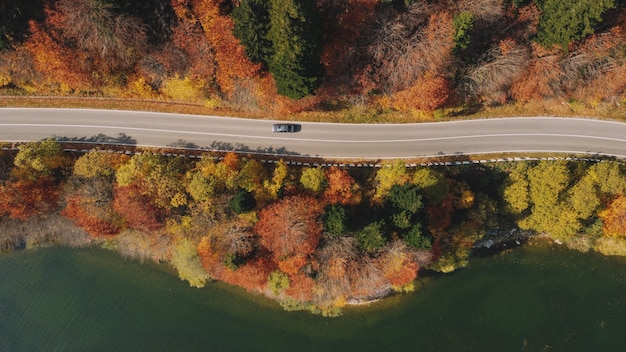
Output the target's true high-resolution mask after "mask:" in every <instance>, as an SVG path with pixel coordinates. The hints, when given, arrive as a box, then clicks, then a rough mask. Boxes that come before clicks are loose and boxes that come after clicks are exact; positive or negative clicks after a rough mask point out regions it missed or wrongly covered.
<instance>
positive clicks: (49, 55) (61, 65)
mask: <svg viewBox="0 0 626 352" xmlns="http://www.w3.org/2000/svg"><path fill="white" fill-rule="evenodd" d="M29 25H30V32H31V36H30V37H29V38H28V40H27V41H26V43H25V45H26V48H27V49H28V50H29V51H30V52H31V53H32V55H33V58H34V62H35V66H36V68H37V71H38V72H40V73H41V74H42V75H43V76H44V79H45V81H46V83H47V84H48V85H51V86H55V85H56V86H59V85H65V86H66V87H67V88H63V89H61V90H64V89H81V88H87V87H89V82H90V77H89V76H88V75H87V74H86V73H85V72H83V71H82V70H81V65H80V62H79V61H78V58H77V56H76V55H75V54H74V53H72V51H71V50H69V49H68V48H67V47H65V46H63V45H61V44H59V43H58V42H57V41H55V40H54V39H53V38H52V37H51V36H50V35H49V34H48V33H47V32H46V30H45V27H44V25H42V24H39V23H37V22H35V21H30V22H29ZM57 89H59V88H57Z"/></svg>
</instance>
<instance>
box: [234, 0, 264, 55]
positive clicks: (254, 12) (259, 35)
mask: <svg viewBox="0 0 626 352" xmlns="http://www.w3.org/2000/svg"><path fill="white" fill-rule="evenodd" d="M232 15H233V21H234V23H235V27H234V29H233V34H235V36H236V37H237V38H239V40H240V41H241V44H243V46H245V47H246V54H247V55H248V57H249V58H250V60H252V61H253V62H257V63H263V64H264V65H265V66H267V64H268V61H269V58H270V57H271V56H272V52H273V48H272V42H271V41H270V40H269V39H268V38H267V34H268V32H269V28H270V17H269V3H268V1H267V0H241V1H240V3H239V6H237V7H235V8H234V9H233V13H232Z"/></svg>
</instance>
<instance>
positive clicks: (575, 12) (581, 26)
mask: <svg viewBox="0 0 626 352" xmlns="http://www.w3.org/2000/svg"><path fill="white" fill-rule="evenodd" d="M535 3H536V4H537V6H538V7H539V8H540V9H541V17H540V18H539V28H538V32H537V41H538V42H539V43H540V44H541V45H543V46H545V47H550V46H552V45H553V44H557V45H560V46H561V47H562V48H563V49H564V50H567V48H568V46H569V44H570V43H571V42H572V41H574V40H577V39H580V38H583V37H584V36H586V35H588V34H593V32H594V26H595V25H596V24H597V23H598V22H601V21H602V14H604V12H605V11H606V10H608V9H610V8H613V7H615V0H535Z"/></svg>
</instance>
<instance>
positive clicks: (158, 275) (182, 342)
mask: <svg viewBox="0 0 626 352" xmlns="http://www.w3.org/2000/svg"><path fill="white" fill-rule="evenodd" d="M625 328H626V260H624V259H620V258H609V257H603V256H599V255H595V254H581V253H577V252H573V251H567V250H563V249H560V248H554V247H551V248H546V247H529V248H523V249H518V250H516V251H514V252H512V253H509V254H506V255H500V256H498V257H494V258H488V259H480V258H476V259H473V260H472V261H471V263H470V266H469V267H468V268H467V269H464V270H461V271H458V272H456V273H453V274H448V275H445V276H434V277H430V278H428V279H425V281H424V283H423V285H422V286H421V287H420V288H419V289H418V290H417V292H415V293H412V294H407V295H402V296H397V297H391V298H389V299H387V300H385V301H384V302H383V303H380V304H376V305H373V306H369V307H365V308H357V309H351V310H348V311H347V312H346V313H345V314H344V315H343V316H342V317H340V318H323V317H319V316H313V315H310V314H307V313H301V312H300V313H298V312H296V313H293V312H291V313H290V312H283V311H282V310H281V309H280V308H279V307H278V306H277V305H275V304H274V303H273V302H271V301H268V300H266V299H263V298H261V297H257V296H251V295H248V294H245V293H242V292H241V291H239V290H237V289H232V288H229V287H226V286H224V285H220V284H210V285H209V286H208V287H206V288H204V289H194V288H190V287H189V286H187V285H186V284H185V283H184V282H181V281H179V280H178V278H176V276H174V275H173V273H172V272H170V271H169V269H167V267H164V266H157V265H154V264H149V263H144V264H140V263H137V262H135V261H130V260H125V259H122V258H121V257H119V256H117V255H116V254H115V253H112V252H108V251H105V250H97V249H88V250H75V249H67V248H51V249H39V250H33V251H20V252H16V253H12V254H6V255H2V256H0V351H294V350H297V351H398V350H403V351H418V350H419V351H524V350H526V351H623V350H624V349H625V348H626V331H625Z"/></svg>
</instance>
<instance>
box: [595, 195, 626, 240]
mask: <svg viewBox="0 0 626 352" xmlns="http://www.w3.org/2000/svg"><path fill="white" fill-rule="evenodd" d="M598 215H599V216H600V218H601V219H602V221H603V222H604V234H605V235H607V236H610V237H622V238H626V196H624V195H620V196H619V197H617V198H615V199H614V200H613V201H612V202H611V203H610V204H609V205H608V207H607V208H606V209H605V210H603V211H601V212H600V213H599V214H598Z"/></svg>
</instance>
